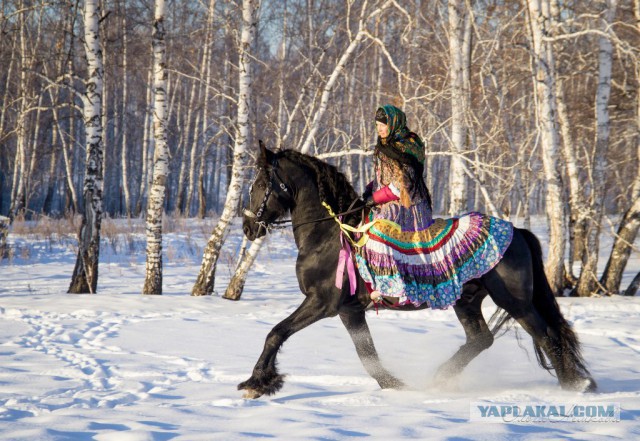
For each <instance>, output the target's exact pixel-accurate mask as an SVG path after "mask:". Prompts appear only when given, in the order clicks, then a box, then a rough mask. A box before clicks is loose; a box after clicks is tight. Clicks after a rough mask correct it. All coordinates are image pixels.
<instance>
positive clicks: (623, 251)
mask: <svg viewBox="0 0 640 441" xmlns="http://www.w3.org/2000/svg"><path fill="white" fill-rule="evenodd" d="M633 10H634V15H635V19H636V27H637V29H638V31H640V0H634V2H633ZM635 71H636V72H635V74H636V84H640V60H638V59H636V68H635ZM636 167H637V168H636V177H635V180H634V183H633V187H632V191H631V201H632V203H631V207H630V208H629V210H627V212H626V213H625V214H624V216H623V218H622V220H621V221H620V225H619V226H618V231H617V234H616V238H615V241H614V243H613V248H611V255H610V256H609V260H608V261H607V265H606V267H605V269H604V273H603V274H602V279H601V280H600V283H601V284H602V286H603V287H604V289H605V290H606V291H607V292H608V293H616V292H619V291H620V282H621V281H622V274H623V272H624V270H625V268H626V266H627V262H628V261H629V256H630V255H631V249H632V244H633V242H634V241H635V239H636V237H637V235H638V230H640V94H636ZM635 291H636V290H635V289H632V290H629V289H628V290H627V291H625V294H626V295H635Z"/></svg>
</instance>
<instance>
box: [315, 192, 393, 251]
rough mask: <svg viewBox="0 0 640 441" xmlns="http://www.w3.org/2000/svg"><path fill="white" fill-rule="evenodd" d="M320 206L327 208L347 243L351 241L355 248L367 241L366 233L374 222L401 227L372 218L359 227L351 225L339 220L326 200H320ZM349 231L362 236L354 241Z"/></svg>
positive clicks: (385, 220)
mask: <svg viewBox="0 0 640 441" xmlns="http://www.w3.org/2000/svg"><path fill="white" fill-rule="evenodd" d="M322 206H323V207H324V208H326V209H327V211H328V212H329V216H331V217H332V218H333V219H334V220H335V221H336V222H337V223H338V225H339V226H340V230H341V231H342V232H343V233H344V236H345V237H346V238H347V240H348V241H349V243H351V245H353V246H354V247H357V248H361V247H363V246H364V245H365V244H366V243H367V241H368V240H369V236H368V235H367V234H366V233H367V231H369V230H370V229H371V227H373V226H374V225H375V224H378V223H380V224H385V225H389V226H391V227H393V228H395V229H397V230H400V229H401V228H400V225H398V224H397V223H395V222H392V221H390V220H387V219H374V220H372V221H371V222H367V223H366V224H364V225H361V226H359V227H352V226H351V225H348V224H344V223H342V222H340V219H338V217H337V216H336V214H335V213H334V212H333V210H332V209H331V207H330V206H329V204H327V203H326V202H322ZM349 233H354V234H362V237H360V239H358V241H355V240H354V239H353V238H352V237H351V235H350V234H349Z"/></svg>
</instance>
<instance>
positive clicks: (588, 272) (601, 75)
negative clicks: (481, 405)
mask: <svg viewBox="0 0 640 441" xmlns="http://www.w3.org/2000/svg"><path fill="white" fill-rule="evenodd" d="M617 1H618V0H606V4H605V10H604V14H603V21H602V31H603V33H604V34H605V35H602V36H601V37H600V38H599V47H600V50H599V57H598V65H599V69H598V90H597V91H596V97H595V101H596V105H595V108H596V139H595V152H594V155H593V173H592V176H593V185H592V186H591V201H590V202H591V203H590V207H589V213H590V216H589V218H588V220H587V231H586V233H587V235H586V244H585V245H586V247H585V257H586V259H585V261H584V262H583V265H582V271H581V272H580V278H579V279H578V285H577V286H576V294H577V295H579V296H580V297H588V296H591V295H593V294H595V293H597V292H598V291H599V290H600V289H599V287H598V278H597V269H598V249H599V247H600V226H601V223H602V215H603V206H604V204H603V202H604V198H605V196H606V188H605V187H606V185H605V184H606V168H607V150H608V149H609V134H610V131H611V123H610V120H609V98H610V96H611V71H612V63H613V44H612V43H611V39H610V37H609V36H606V34H609V32H610V31H609V28H610V26H611V25H612V24H613V20H614V18H615V15H616V7H617Z"/></svg>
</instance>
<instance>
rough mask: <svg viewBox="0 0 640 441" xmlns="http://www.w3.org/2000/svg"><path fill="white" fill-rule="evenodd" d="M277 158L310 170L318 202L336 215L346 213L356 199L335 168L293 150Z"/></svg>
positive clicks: (340, 173)
mask: <svg viewBox="0 0 640 441" xmlns="http://www.w3.org/2000/svg"><path fill="white" fill-rule="evenodd" d="M278 156H279V157H283V158H286V159H288V160H290V161H292V162H294V163H298V164H301V165H303V166H305V167H307V168H309V169H311V171H313V172H314V173H315V178H316V184H317V186H318V194H319V196H320V200H321V201H324V202H326V203H327V204H329V205H330V206H331V207H332V209H333V210H334V211H335V212H336V213H338V212H342V211H346V210H347V209H348V208H349V204H351V202H352V201H353V200H354V199H356V198H357V197H358V194H357V193H356V191H355V190H354V189H353V186H352V185H351V183H350V182H349V181H348V180H347V177H346V176H345V175H344V173H342V172H340V171H339V170H338V169H337V168H336V167H335V166H333V165H331V164H328V163H326V162H324V161H322V160H320V159H318V158H314V157H313V156H309V155H305V154H304V153H300V152H298V151H295V150H281V151H280V152H279V153H278Z"/></svg>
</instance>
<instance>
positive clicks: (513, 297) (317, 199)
mask: <svg viewBox="0 0 640 441" xmlns="http://www.w3.org/2000/svg"><path fill="white" fill-rule="evenodd" d="M357 197H358V195H357V194H356V193H355V191H354V189H353V187H352V186H351V184H350V183H349V182H348V181H347V179H346V178H345V176H344V175H343V174H342V173H340V172H339V171H338V170H337V169H336V168H335V167H334V166H332V165H329V164H326V163H324V162H322V161H320V160H318V159H316V158H313V157H310V156H307V155H304V154H301V153H299V152H296V151H292V150H283V151H279V152H272V151H270V150H268V149H267V148H265V147H264V145H263V144H262V142H260V154H259V158H258V163H257V174H256V177H255V181H254V182H253V185H252V187H251V189H250V203H249V206H248V207H247V209H245V212H244V213H245V214H244V219H243V231H244V233H245V235H246V236H247V238H248V239H249V240H254V239H256V238H257V237H261V236H263V235H264V234H266V232H267V230H268V228H269V226H271V225H273V224H274V223H275V222H276V221H277V220H278V219H279V218H282V217H283V216H285V215H286V214H287V213H290V215H291V222H292V224H293V233H294V237H295V241H296V245H297V247H298V259H297V262H296V274H297V277H298V282H299V284H300V289H301V291H302V293H303V294H304V296H305V298H304V300H303V302H302V304H301V305H300V306H299V307H298V308H297V309H296V310H295V311H294V312H293V313H292V314H291V315H290V316H289V317H287V318H286V319H284V320H283V321H282V322H280V323H278V324H277V325H276V326H275V327H274V328H273V329H272V330H271V332H269V335H268V336H267V338H266V341H265V345H264V349H263V351H262V354H261V355H260V358H259V359H258V362H257V363H256V365H255V367H254V369H253V373H252V375H251V377H250V378H249V379H248V380H247V381H244V382H242V383H240V384H239V385H238V389H239V390H245V395H244V396H245V397H246V398H258V397H260V396H261V395H264V394H267V395H271V394H274V393H276V392H277V391H278V390H279V389H280V388H282V385H283V383H284V377H283V375H281V374H279V373H278V370H277V367H276V355H277V353H278V350H279V349H280V348H281V346H282V345H283V343H284V342H285V341H286V340H287V339H288V338H289V337H290V336H291V335H293V334H295V333H296V332H298V331H300V330H301V329H303V328H305V327H307V326H309V325H311V324H313V323H315V322H317V321H318V320H320V319H323V318H326V317H334V316H336V315H339V316H340V319H341V320H342V323H343V324H344V325H345V327H346V328H347V331H348V332H349V335H350V336H351V338H352V340H353V342H354V344H355V347H356V351H357V353H358V356H359V357H360V360H361V361H362V363H363V365H364V367H365V369H366V370H367V372H368V373H369V374H370V375H371V376H372V377H373V378H374V379H375V380H376V381H377V382H378V384H379V385H380V387H382V388H401V387H403V383H402V382H401V381H400V380H399V379H397V378H396V377H395V376H393V375H392V374H391V373H390V372H389V371H388V370H387V369H385V368H384V367H383V366H382V365H381V363H380V360H379V359H378V354H377V352H376V349H375V347H374V344H373V340H372V338H371V334H370V332H369V328H368V326H367V322H366V319H365V309H366V308H367V307H368V306H369V304H370V303H371V301H370V299H369V295H368V293H367V291H366V289H365V287H364V283H363V282H362V280H361V279H360V278H358V287H357V292H356V294H355V295H353V296H352V295H350V293H349V283H348V281H346V282H345V283H344V284H343V288H342V290H340V289H338V288H336V287H335V274H336V267H337V265H338V254H339V253H338V251H339V249H340V229H339V226H338V224H337V223H336V222H334V221H333V220H324V221H320V222H315V221H317V220H319V219H323V218H325V219H326V217H327V214H328V212H327V210H326V209H325V208H324V207H323V206H322V202H323V201H324V202H326V203H328V204H329V205H330V206H331V208H332V209H333V211H334V212H336V213H339V212H343V211H345V210H346V209H347V208H348V206H349V204H350V203H351V202H352V201H354V200H356V199H357ZM344 221H345V222H346V223H349V224H351V225H355V224H356V223H357V222H358V221H359V219H358V217H357V216H351V217H349V216H347V217H346V219H344ZM345 278H346V276H345ZM487 295H489V296H490V297H491V298H492V299H493V301H494V302H495V304H496V305H498V306H499V307H500V308H502V310H503V315H502V317H501V319H500V320H498V323H497V325H496V326H495V327H494V329H489V326H488V325H487V323H486V321H485V319H484V317H483V315H482V311H481V309H480V306H481V304H482V300H483V299H484V298H485V297H486V296H487ZM453 308H454V310H455V313H456V315H457V317H458V319H459V320H460V323H461V324H462V326H463V328H464V331H465V334H466V343H465V344H463V345H462V346H461V347H460V349H458V351H457V352H456V353H455V354H454V355H453V356H452V357H451V358H450V359H449V360H448V361H447V362H445V363H444V364H443V365H442V366H441V367H440V368H439V369H438V372H437V374H436V379H437V380H443V381H444V380H448V379H450V378H451V377H452V376H455V375H457V374H459V373H460V372H462V370H463V369H464V368H465V366H467V365H468V364H469V362H471V360H473V359H474V358H475V357H476V356H477V355H478V354H480V352H482V351H483V350H485V349H487V348H489V347H490V346H491V344H492V343H493V340H494V335H495V333H496V332H497V330H498V329H499V328H500V327H501V326H502V325H504V324H505V323H506V322H508V321H509V320H510V319H515V320H516V321H517V322H518V323H519V324H520V325H521V326H522V327H523V328H524V329H525V330H526V331H527V332H528V333H529V334H530V335H531V337H532V338H533V343H534V348H535V352H536V355H537V358H538V362H539V364H540V365H541V366H542V367H543V368H545V369H547V370H549V371H550V370H552V369H553V370H555V373H556V375H557V378H558V381H559V382H560V385H561V386H562V387H563V388H565V389H570V390H576V391H595V389H596V383H595V381H594V380H593V379H592V378H591V376H590V374H589V371H588V370H587V368H586V367H585V363H584V361H583V359H582V356H581V354H580V344H579V342H578V338H577V336H576V335H575V333H574V332H573V330H572V329H571V326H570V325H569V323H568V322H567V321H566V319H565V318H564V317H563V316H562V313H561V312H560V308H559V307H558V304H557V302H556V300H555V298H554V296H553V294H552V291H551V289H550V287H549V283H548V281H547V278H546V276H545V274H544V269H543V263H542V251H541V248H540V243H539V242H538V240H537V238H536V237H535V236H534V235H533V233H531V232H529V231H528V230H523V229H515V231H514V235H513V240H512V242H511V245H510V246H509V247H508V249H507V250H506V252H505V255H504V257H503V258H502V260H501V261H500V262H499V263H498V265H497V266H496V267H495V268H494V269H493V270H491V271H489V272H488V273H487V274H485V275H484V276H482V277H480V278H478V279H474V280H471V281H469V282H468V283H466V284H465V285H464V288H463V293H462V297H461V298H460V299H459V300H458V301H457V302H456V304H455V305H454V307H453ZM405 309H415V308H413V307H410V308H405Z"/></svg>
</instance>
